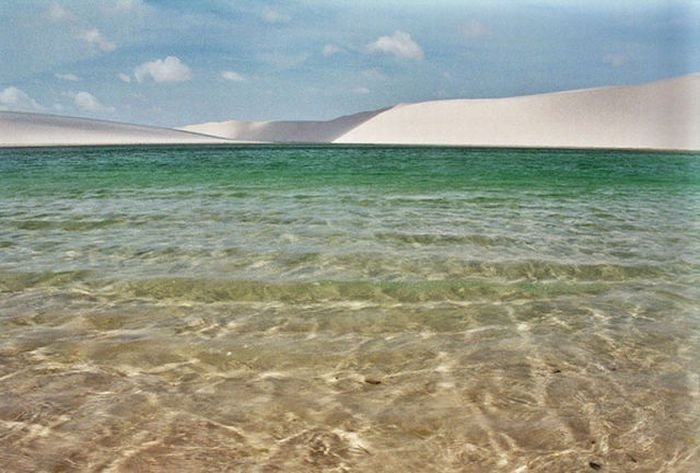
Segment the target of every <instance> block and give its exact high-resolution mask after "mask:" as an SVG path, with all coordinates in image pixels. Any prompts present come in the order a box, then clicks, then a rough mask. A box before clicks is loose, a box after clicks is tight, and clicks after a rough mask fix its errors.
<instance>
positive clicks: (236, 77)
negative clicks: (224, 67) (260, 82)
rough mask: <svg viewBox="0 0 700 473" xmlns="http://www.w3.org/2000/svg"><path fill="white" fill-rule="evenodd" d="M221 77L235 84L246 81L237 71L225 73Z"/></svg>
mask: <svg viewBox="0 0 700 473" xmlns="http://www.w3.org/2000/svg"><path fill="white" fill-rule="evenodd" d="M221 77H222V78H223V79H226V80H231V81H234V82H241V81H243V80H245V79H244V78H243V76H242V75H240V74H239V73H238V72H236V71H224V72H222V73H221Z"/></svg>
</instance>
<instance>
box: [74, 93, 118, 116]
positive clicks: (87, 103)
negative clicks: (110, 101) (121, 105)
mask: <svg viewBox="0 0 700 473" xmlns="http://www.w3.org/2000/svg"><path fill="white" fill-rule="evenodd" d="M73 103H74V104H75V106H76V107H78V108H79V109H80V110H82V111H84V112H112V111H114V108H113V107H107V106H105V105H104V104H102V102H100V101H99V100H98V99H97V97H95V96H94V95H92V94H91V93H90V92H78V93H76V94H74V95H73Z"/></svg>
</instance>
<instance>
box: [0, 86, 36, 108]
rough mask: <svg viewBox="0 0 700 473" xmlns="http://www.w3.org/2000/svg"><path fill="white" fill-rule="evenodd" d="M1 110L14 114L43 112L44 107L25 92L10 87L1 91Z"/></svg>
mask: <svg viewBox="0 0 700 473" xmlns="http://www.w3.org/2000/svg"><path fill="white" fill-rule="evenodd" d="M0 110H7V111H12V112H41V111H43V110H44V107H42V106H41V105H39V103H38V102H37V101H36V100H34V99H33V98H31V97H30V96H29V95H27V94H26V93H25V92H24V91H23V90H21V89H18V88H17V87H14V86H10V87H7V88H6V89H4V90H2V91H0Z"/></svg>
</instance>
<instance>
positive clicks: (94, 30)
mask: <svg viewBox="0 0 700 473" xmlns="http://www.w3.org/2000/svg"><path fill="white" fill-rule="evenodd" d="M0 22H1V24H2V28H0V61H1V64H2V67H0V109H3V110H20V111H40V112H45V113H55V114H64V115H72V116H85V117H92V118H101V119H107V120H117V121H127V122H134V123H143V124H153V125H161V126H179V125H184V124H189V123H198V122H203V121H218V120H226V119H233V118H237V119H248V120H259V119H293V120H296V119H310V120H311V119H329V118H334V117H337V116H340V115H344V114H350V113H355V112H359V111H364V110H372V109H377V108H381V107H385V106H389V105H393V104H396V103H400V102H416V101H423V100H436V99H443V98H483V97H504V96H512V95H522V94H531V93H538V92H547V91H555V90H566V89H573V88H583V87H595V86H601V85H609V84H636V83H643V82H648V81H653V80H657V79H661V78H666V77H671V76H676V75H682V74H686V73H690V72H697V71H700V0H645V1H639V0H605V1H600V0H560V1H554V0H521V1H515V0H511V1H508V0H491V1H485V0H475V1H457V0H432V1H418V0H403V1H399V0H388V1H382V0H374V1H370V0H355V1H352V2H351V1H342V2H341V1H329V0H325V1H322V0H298V1H293V0H289V1H281V0H280V1H253V0H198V1H194V0H103V1H101V0H4V1H2V2H0Z"/></svg>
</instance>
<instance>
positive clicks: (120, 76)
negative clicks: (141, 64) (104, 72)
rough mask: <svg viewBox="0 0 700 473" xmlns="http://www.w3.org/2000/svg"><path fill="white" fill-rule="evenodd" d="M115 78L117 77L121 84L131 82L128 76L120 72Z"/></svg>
mask: <svg viewBox="0 0 700 473" xmlns="http://www.w3.org/2000/svg"><path fill="white" fill-rule="evenodd" d="M117 77H119V80H120V81H122V82H131V77H130V76H129V74H124V73H123V72H120V73H119V74H117Z"/></svg>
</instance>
